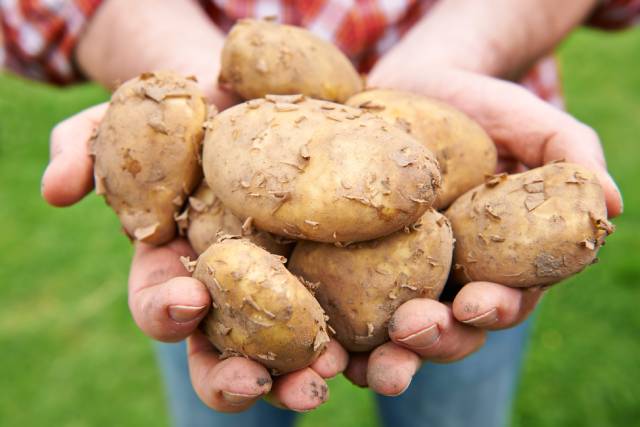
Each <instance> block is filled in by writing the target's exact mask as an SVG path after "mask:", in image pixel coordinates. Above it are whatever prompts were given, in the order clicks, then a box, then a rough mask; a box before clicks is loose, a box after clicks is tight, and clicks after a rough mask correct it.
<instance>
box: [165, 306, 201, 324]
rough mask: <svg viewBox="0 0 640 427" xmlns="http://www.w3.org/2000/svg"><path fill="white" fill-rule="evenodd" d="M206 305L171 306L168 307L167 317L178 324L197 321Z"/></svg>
mask: <svg viewBox="0 0 640 427" xmlns="http://www.w3.org/2000/svg"><path fill="white" fill-rule="evenodd" d="M206 308H207V306H206V305H202V306H200V307H194V306H191V305H171V306H169V317H171V318H172V319H173V320H175V321H176V322H178V323H187V322H191V321H192V320H195V319H197V318H198V317H200V316H201V315H202V313H204V311H205V309H206Z"/></svg>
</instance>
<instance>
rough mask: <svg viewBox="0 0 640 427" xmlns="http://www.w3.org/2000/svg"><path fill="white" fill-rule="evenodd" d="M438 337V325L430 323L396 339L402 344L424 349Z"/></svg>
mask: <svg viewBox="0 0 640 427" xmlns="http://www.w3.org/2000/svg"><path fill="white" fill-rule="evenodd" d="M439 339H440V330H439V329H438V325H431V326H429V327H428V328H425V329H422V330H420V331H418V332H416V333H414V334H411V335H409V336H408V337H405V338H400V339H398V341H399V342H401V343H402V344H404V345H406V346H409V347H412V348H415V349H424V348H427V347H430V346H432V345H433V344H435V343H436V342H437V341H438V340H439Z"/></svg>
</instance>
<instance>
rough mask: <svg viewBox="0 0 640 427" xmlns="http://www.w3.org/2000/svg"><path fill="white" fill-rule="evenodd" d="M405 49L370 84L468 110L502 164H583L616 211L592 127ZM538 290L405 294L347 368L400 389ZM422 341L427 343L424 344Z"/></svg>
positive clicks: (387, 390)
mask: <svg viewBox="0 0 640 427" xmlns="http://www.w3.org/2000/svg"><path fill="white" fill-rule="evenodd" d="M403 53H404V52H402V51H401V50H400V51H397V50H396V51H391V52H390V54H388V55H387V56H386V57H384V58H383V59H382V60H381V61H380V62H379V63H378V65H377V66H376V67H375V68H374V69H373V70H372V72H371V73H370V75H369V78H368V83H369V86H370V87H379V88H391V89H399V90H406V91H411V92H416V93H421V94H423V95H425V96H429V97H432V98H436V99H439V100H442V101H444V102H447V103H449V104H451V105H453V106H455V107H457V108H459V109H461V110H462V111H464V112H466V113H467V114H468V115H469V116H470V117H472V118H473V119H475V120H476V121H477V122H478V123H479V124H480V125H481V126H482V127H483V128H484V129H485V130H486V131H487V132H488V133H489V135H490V136H491V137H492V138H493V140H494V142H495V143H496V145H497V147H498V152H499V156H500V165H499V168H500V169H501V170H506V171H509V172H513V171H519V170H522V169H526V168H534V167H538V166H542V165H543V164H545V163H547V162H550V161H553V160H559V159H565V160H567V161H570V162H574V163H579V164H582V165H584V166H586V167H587V168H589V169H591V170H593V171H594V172H595V173H596V175H597V176H598V179H599V180H600V183H601V184H602V186H603V188H604V192H605V198H606V203H607V209H608V213H609V217H616V216H618V215H619V214H620V213H622V198H621V195H620V192H619V190H618V188H617V186H616V184H615V182H614V180H613V179H612V178H611V176H610V175H609V173H608V172H607V168H606V163H605V159H604V155H603V152H602V146H601V144H600V140H599V138H598V135H597V133H596V132H595V131H594V130H593V129H591V128H590V127H588V126H586V125H585V124H583V123H580V122H579V121H577V120H576V119H574V118H573V117H571V116H570V115H569V114H567V113H565V112H563V111H561V110H559V109H557V108H555V107H553V106H551V105H549V104H547V103H545V102H543V101H541V100H540V99H538V98H537V97H536V96H535V95H533V94H531V93H530V92H528V91H527V90H526V89H524V88H523V87H521V86H519V85H517V84H515V83H511V82H508V81H504V80H499V79H495V78H492V77H488V76H483V75H480V74H476V73H473V72H470V71H465V70H461V69H457V68H453V67H448V66H433V64H426V63H420V61H419V60H416V58H410V57H407V56H406V55H403ZM543 293H544V289H542V288H529V289H516V288H509V287H507V286H503V285H501V284H498V283H488V282H471V283H468V284H466V285H465V286H463V287H462V289H461V290H460V291H459V292H458V294H457V295H456V296H455V298H454V300H453V303H452V304H451V305H450V306H449V305H445V304H442V303H439V302H437V301H431V300H425V299H415V300H411V301H408V302H406V303H405V304H403V305H402V306H400V307H399V308H398V310H397V311H396V312H395V313H394V315H393V317H392V319H391V322H390V327H389V336H390V339H391V341H390V342H388V343H386V344H383V345H382V346H380V347H378V348H377V349H375V350H374V351H373V352H372V353H371V354H370V355H356V356H353V357H352V358H351V361H350V364H349V366H348V368H347V370H346V371H345V375H346V376H347V377H348V378H349V379H350V380H351V381H352V382H354V383H355V384H357V385H360V386H369V387H371V388H372V389H373V390H374V391H376V392H378V393H380V394H385V395H395V394H399V393H401V392H402V391H404V389H406V388H407V387H408V386H409V383H410V382H411V378H412V377H413V375H414V373H415V372H416V371H417V369H418V368H419V366H420V363H421V359H423V360H429V361H435V362H450V361H453V360H457V359H459V358H461V357H464V356H466V355H468V354H470V353H471V351H469V350H470V349H471V348H473V350H477V349H478V348H480V346H481V343H480V344H478V342H477V336H475V342H474V345H473V346H470V345H469V341H468V340H469V337H474V335H470V334H471V333H470V331H471V330H475V331H477V332H482V333H483V334H482V337H484V331H486V330H498V329H505V328H510V327H513V326H515V325H517V324H519V323H521V322H523V321H524V320H525V319H526V318H527V317H528V316H529V314H531V312H532V311H533V310H534V309H535V307H536V305H537V303H538V301H539V300H540V298H541V297H542V295H543ZM434 336H435V338H434ZM438 337H439V338H438ZM425 342H430V343H431V345H430V346H428V347H426V348H425V347H424V344H425ZM452 355H453V356H454V357H452Z"/></svg>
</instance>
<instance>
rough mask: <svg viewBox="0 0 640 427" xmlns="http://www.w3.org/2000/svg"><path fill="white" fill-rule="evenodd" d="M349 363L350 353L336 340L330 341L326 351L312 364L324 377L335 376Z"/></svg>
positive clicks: (312, 367)
mask: <svg viewBox="0 0 640 427" xmlns="http://www.w3.org/2000/svg"><path fill="white" fill-rule="evenodd" d="M347 363H349V354H348V353H347V351H346V350H345V349H344V348H342V346H341V345H340V343H338V341H336V340H333V339H332V340H331V341H329V344H327V347H326V348H325V350H324V352H323V353H322V354H321V355H320V357H318V358H317V359H316V361H315V362H313V364H312V365H311V369H313V370H314V371H316V372H317V373H318V375H320V376H321V377H322V378H333V377H335V376H336V375H338V374H339V373H340V372H342V371H344V370H345V369H346V367H347Z"/></svg>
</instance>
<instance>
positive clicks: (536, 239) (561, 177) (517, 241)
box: [445, 163, 613, 287]
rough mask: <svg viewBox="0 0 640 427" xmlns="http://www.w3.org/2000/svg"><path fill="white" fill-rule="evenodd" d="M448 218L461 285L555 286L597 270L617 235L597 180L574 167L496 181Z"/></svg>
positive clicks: (551, 168)
mask: <svg viewBox="0 0 640 427" xmlns="http://www.w3.org/2000/svg"><path fill="white" fill-rule="evenodd" d="M445 215H446V216H447V217H448V218H449V220H451V225H452V227H453V234H454V236H455V238H456V248H455V252H454V263H455V266H454V277H455V279H456V280H457V281H458V282H460V283H467V282H470V281H477V280H482V281H485V280H486V281H490V282H495V283H501V284H503V285H507V286H512V287H529V286H541V285H542V286H547V285H551V284H554V283H557V282H559V281H561V280H563V279H565V278H567V277H569V276H571V275H573V274H575V273H578V272H579V271H581V270H582V269H583V268H585V267H586V266H587V265H589V264H592V263H593V262H594V261H595V260H596V254H597V252H598V249H599V248H600V246H602V244H604V238H605V237H606V236H607V235H608V234H610V233H611V232H612V231H613V226H612V225H611V224H610V223H609V222H608V221H607V210H606V205H605V199H604V194H603V191H602V187H601V186H600V184H599V183H598V180H597V178H596V177H595V175H594V174H593V173H592V172H590V171H589V170H587V169H585V168H584V167H582V166H579V165H576V164H570V163H554V164H549V165H546V166H543V167H540V168H537V169H532V170H530V171H528V172H524V173H521V174H517V175H510V176H507V175H504V174H503V175H496V176H494V177H492V178H490V179H488V180H487V181H486V183H485V184H484V185H481V186H479V187H476V188H475V189H473V190H471V191H469V192H468V193H465V194H464V195H463V196H462V197H460V198H459V199H458V200H456V201H455V202H454V203H453V205H451V207H450V208H449V209H448V210H447V211H446V213H445Z"/></svg>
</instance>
